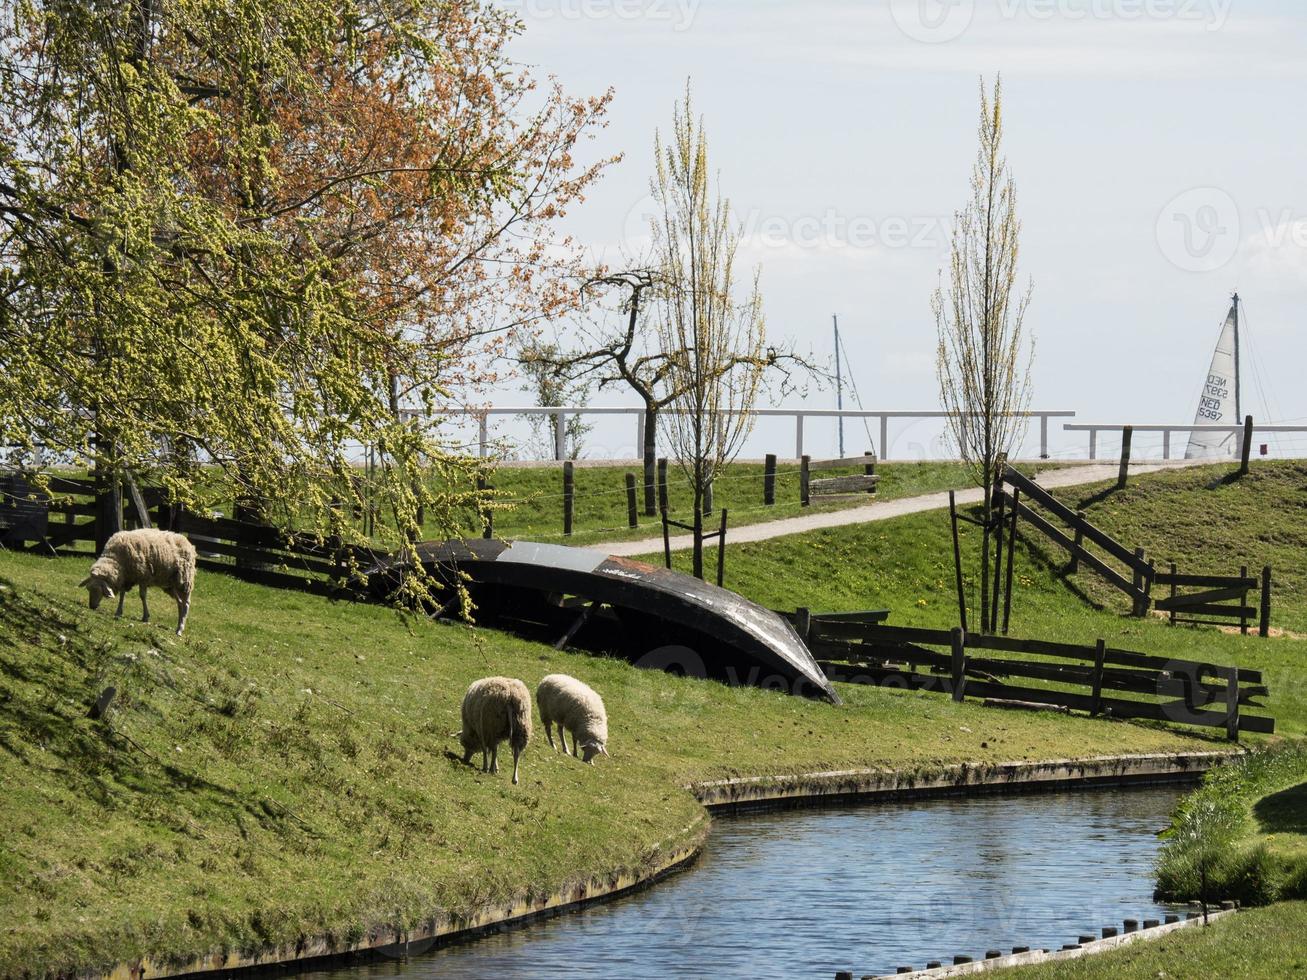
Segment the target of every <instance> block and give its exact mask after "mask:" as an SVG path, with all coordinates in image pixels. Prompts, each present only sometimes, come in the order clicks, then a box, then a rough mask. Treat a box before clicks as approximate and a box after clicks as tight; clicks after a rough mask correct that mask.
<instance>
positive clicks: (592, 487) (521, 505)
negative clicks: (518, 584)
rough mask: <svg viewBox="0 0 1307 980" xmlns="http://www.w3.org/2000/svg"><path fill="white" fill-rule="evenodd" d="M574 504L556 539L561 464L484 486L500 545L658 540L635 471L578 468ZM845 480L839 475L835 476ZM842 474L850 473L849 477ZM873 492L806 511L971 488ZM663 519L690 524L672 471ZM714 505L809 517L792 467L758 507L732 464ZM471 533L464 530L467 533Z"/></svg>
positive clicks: (681, 485)
mask: <svg viewBox="0 0 1307 980" xmlns="http://www.w3.org/2000/svg"><path fill="white" fill-rule="evenodd" d="M1058 466H1059V464H1057V463H1046V464H1045V463H1041V464H1029V465H1025V464H1023V466H1022V469H1023V471H1025V472H1027V473H1031V474H1033V473H1036V472H1039V471H1041V470H1046V469H1052V468H1057V467H1058ZM574 472H575V479H576V502H575V513H574V522H573V533H572V535H571V537H566V536H564V535H563V469H562V464H561V463H558V464H553V465H550V466H538V467H537V466H531V467H504V468H503V469H501V470H499V471H498V472H497V473H496V474H495V475H494V476H493V477H492V478H491V480H490V481H489V482H490V484H491V485H492V486H493V487H494V488H495V489H496V491H498V493H499V495H500V502H501V505H502V506H503V507H504V508H505V509H502V510H499V511H498V512H497V513H496V514H495V531H496V533H497V534H499V535H501V536H503V537H509V538H530V539H531V540H535V541H552V542H557V543H560V544H576V545H585V544H592V543H594V542H597V541H619V540H626V539H631V538H647V537H656V536H657V535H659V534H661V533H662V524H661V523H660V522H659V520H658V518H657V517H646V516H645V515H644V491H643V487H642V486H641V485H640V480H641V479H642V474H641V471H640V469H639V467H638V466H634V467H623V466H578V467H576V469H575V471H574ZM628 472H633V473H635V475H636V480H637V487H636V494H637V506H638V509H639V511H640V513H639V522H640V527H639V528H638V529H635V530H632V529H631V528H630V527H629V525H628V522H627V499H626V474H627V473H628ZM838 472H839V473H841V474H842V473H844V472H846V471H843V470H841V471H838ZM847 472H848V473H854V472H856V469H850V470H848V471H847ZM876 472H877V473H878V474H879V475H880V484H879V486H878V487H877V491H876V494H875V496H866V497H861V498H852V499H847V498H841V499H838V500H831V501H826V502H823V501H821V498H815V503H814V504H813V507H812V508H811V509H812V510H831V509H844V508H847V507H855V506H858V505H860V504H863V503H868V502H870V501H873V500H897V499H900V498H902V497H915V496H918V495H920V494H926V493H934V492H937V491H940V490H958V489H962V488H964V487H968V486H970V485H971V480H970V476H969V474H968V472H967V470H966V469H965V468H964V467H962V466H961V465H960V464H957V463H878V464H877V466H876ZM667 489H668V503H669V507H668V510H669V513H670V514H671V516H672V517H673V519H676V520H681V521H689V520H690V518H691V516H692V514H693V508H694V501H693V498H692V495H691V493H690V490H689V486H688V484H687V481H686V479H685V477H684V475H683V474H682V473H681V472H680V470H679V469H678V468H677V467H676V465H675V464H672V465H671V466H670V467H669V468H668V478H667ZM713 496H714V503H715V505H716V506H717V507H718V508H721V507H725V508H726V509H727V510H728V511H729V520H730V524H731V526H732V527H741V526H743V525H746V524H759V523H762V522H765V521H773V520H780V519H782V518H786V517H796V516H798V515H799V514H802V513H806V512H808V509H805V508H803V507H801V506H800V505H799V467H798V464H796V463H782V464H780V465H779V466H778V467H777V473H776V503H775V504H774V505H773V506H770V507H768V506H766V505H764V503H763V467H762V466H761V465H760V464H754V463H732V464H730V465H729V466H727V467H726V469H725V471H724V472H723V473H722V474H721V475H720V476H719V477H718V478H717V480H716V481H715V483H714V487H713ZM471 527H472V525H471V524H470V523H469V528H471Z"/></svg>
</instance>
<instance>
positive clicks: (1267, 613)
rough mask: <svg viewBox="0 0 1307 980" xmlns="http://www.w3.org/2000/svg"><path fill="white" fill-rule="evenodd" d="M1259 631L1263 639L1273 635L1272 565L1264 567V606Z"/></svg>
mask: <svg viewBox="0 0 1307 980" xmlns="http://www.w3.org/2000/svg"><path fill="white" fill-rule="evenodd" d="M1257 633H1258V635H1259V636H1261V637H1262V639H1266V637H1268V636H1270V635H1271V566H1270V565H1267V566H1266V567H1265V568H1263V569H1262V608H1261V616H1260V623H1259V625H1258V630H1257Z"/></svg>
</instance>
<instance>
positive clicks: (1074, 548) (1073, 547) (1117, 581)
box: [1018, 501, 1147, 601]
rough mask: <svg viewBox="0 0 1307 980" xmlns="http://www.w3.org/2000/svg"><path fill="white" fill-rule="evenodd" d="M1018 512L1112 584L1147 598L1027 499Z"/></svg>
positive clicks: (1020, 505)
mask: <svg viewBox="0 0 1307 980" xmlns="http://www.w3.org/2000/svg"><path fill="white" fill-rule="evenodd" d="M1018 513H1019V514H1020V515H1021V516H1022V517H1023V518H1024V519H1025V520H1026V522H1027V523H1029V524H1033V525H1034V526H1035V529H1036V530H1037V531H1039V532H1040V533H1041V534H1043V535H1044V536H1045V537H1047V538H1048V539H1049V540H1051V541H1052V542H1053V543H1054V544H1056V545H1058V546H1059V547H1060V548H1062V549H1064V550H1065V551H1066V552H1067V553H1068V554H1070V555H1071V556H1072V557H1073V558H1075V559H1076V560H1077V561H1083V562H1084V563H1085V564H1086V565H1088V566H1089V567H1090V568H1091V569H1093V570H1094V571H1095V572H1096V573H1098V574H1099V575H1100V576H1102V577H1103V578H1104V579H1106V580H1107V581H1108V582H1109V583H1110V584H1111V585H1114V586H1115V587H1116V588H1118V589H1120V590H1121V591H1122V592H1124V593H1125V594H1126V595H1127V596H1129V597H1130V598H1131V599H1133V600H1140V601H1141V600H1144V599H1146V598H1147V594H1146V593H1145V592H1144V591H1143V590H1141V589H1137V588H1135V585H1134V582H1132V581H1131V580H1130V579H1128V578H1126V577H1125V576H1124V575H1122V574H1121V573H1120V572H1118V571H1117V570H1116V569H1114V568H1112V567H1110V566H1108V565H1106V564H1104V563H1103V561H1102V559H1100V558H1099V557H1098V556H1097V555H1094V554H1092V553H1091V552H1089V551H1086V550H1085V549H1084V548H1083V547H1080V546H1078V545H1077V544H1076V543H1075V542H1074V541H1072V540H1071V539H1070V538H1068V537H1067V536H1066V535H1065V534H1063V533H1062V532H1061V531H1059V530H1058V529H1057V528H1056V527H1054V526H1053V525H1052V524H1050V523H1049V522H1048V520H1047V519H1046V518H1045V517H1043V516H1042V515H1040V514H1039V513H1037V512H1036V511H1033V510H1031V509H1030V507H1028V506H1027V505H1026V503H1025V501H1020V502H1019V503H1018ZM1130 557H1131V563H1133V562H1134V556H1133V555H1131V556H1130Z"/></svg>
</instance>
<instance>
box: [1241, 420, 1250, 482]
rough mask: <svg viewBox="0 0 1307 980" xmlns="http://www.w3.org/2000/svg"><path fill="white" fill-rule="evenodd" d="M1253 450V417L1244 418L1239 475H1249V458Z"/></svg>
mask: <svg viewBox="0 0 1307 980" xmlns="http://www.w3.org/2000/svg"><path fill="white" fill-rule="evenodd" d="M1252 451H1253V417H1252V416H1251V415H1249V416H1248V417H1247V418H1246V419H1244V420H1243V451H1242V452H1241V453H1240V454H1239V475H1240V476H1247V475H1248V458H1249V456H1251V455H1252Z"/></svg>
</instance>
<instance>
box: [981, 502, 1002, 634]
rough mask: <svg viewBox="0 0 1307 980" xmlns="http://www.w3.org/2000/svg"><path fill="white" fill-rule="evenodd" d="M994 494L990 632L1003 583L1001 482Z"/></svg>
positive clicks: (996, 630) (996, 626) (994, 630)
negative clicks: (995, 510)
mask: <svg viewBox="0 0 1307 980" xmlns="http://www.w3.org/2000/svg"><path fill="white" fill-rule="evenodd" d="M994 494H995V496H997V497H998V514H997V515H996V516H995V518H994V522H995V524H996V525H997V527H998V534H997V535H995V540H994V587H993V589H992V590H991V591H992V592H993V596H992V597H991V599H990V607H989V628H990V630H991V631H992V632H994V633H997V632H998V594H999V592H1000V591H1002V585H1003V531H1004V529H1005V527H1006V524H1007V494H1006V493H1004V492H1003V484H1002V483H1001V482H998V483H995V485H994ZM986 571H988V569H986ZM982 629H983V627H982Z"/></svg>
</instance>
